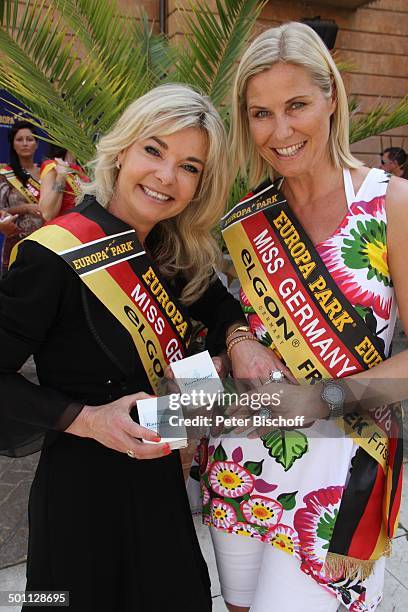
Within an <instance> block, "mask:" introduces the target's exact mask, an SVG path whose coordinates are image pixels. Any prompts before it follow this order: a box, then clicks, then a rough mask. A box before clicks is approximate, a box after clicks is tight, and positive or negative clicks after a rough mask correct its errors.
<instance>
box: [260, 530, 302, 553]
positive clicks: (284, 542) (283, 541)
mask: <svg viewBox="0 0 408 612" xmlns="http://www.w3.org/2000/svg"><path fill="white" fill-rule="evenodd" d="M263 540H264V542H267V543H269V544H272V546H275V548H278V549H279V550H283V551H284V552H285V553H288V554H289V555H292V556H294V557H297V558H300V554H299V551H300V541H299V537H298V534H297V533H296V531H295V530H294V529H292V527H289V525H282V524H281V523H278V525H274V527H271V529H269V531H268V533H267V534H266V535H264V537H263Z"/></svg>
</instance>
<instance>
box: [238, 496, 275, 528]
mask: <svg viewBox="0 0 408 612" xmlns="http://www.w3.org/2000/svg"><path fill="white" fill-rule="evenodd" d="M241 511H242V514H243V515H244V516H245V518H246V520H247V521H248V523H254V524H255V525H260V526H261V527H271V526H272V525H276V524H277V523H279V521H280V519H281V516H282V513H283V507H282V505H281V504H280V503H279V502H278V501H276V500H275V499H269V497H264V496H263V495H254V496H253V497H251V498H250V499H249V500H248V501H243V502H241Z"/></svg>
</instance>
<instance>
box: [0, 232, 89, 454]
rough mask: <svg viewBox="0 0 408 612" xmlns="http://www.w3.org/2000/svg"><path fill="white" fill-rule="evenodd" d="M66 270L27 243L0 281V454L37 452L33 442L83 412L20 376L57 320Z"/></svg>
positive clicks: (46, 254) (67, 285) (51, 255)
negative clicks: (20, 371)
mask: <svg viewBox="0 0 408 612" xmlns="http://www.w3.org/2000/svg"><path fill="white" fill-rule="evenodd" d="M65 266H66V264H65V263H64V262H63V261H62V260H60V259H59V258H58V256H56V255H54V254H52V253H50V252H49V251H48V250H47V249H45V248H44V247H41V246H40V245H38V244H36V243H33V242H30V241H27V242H24V243H22V245H21V246H20V249H19V254H18V256H17V259H16V261H15V262H14V264H13V265H12V266H11V268H10V270H9V272H8V273H7V274H6V275H5V277H4V278H3V279H2V280H1V281H0V454H7V455H11V456H17V455H22V454H28V453H29V452H34V450H38V448H34V447H35V446H36V444H35V441H36V440H37V441H39V440H40V439H41V437H42V434H43V433H44V432H45V431H47V430H60V431H62V430H64V429H66V428H67V427H68V426H69V425H70V423H71V422H72V421H73V420H74V419H75V417H76V416H77V415H78V413H79V412H80V410H81V409H82V405H80V404H77V403H75V402H74V401H73V400H72V399H71V398H70V397H67V396H66V395H64V394H62V393H60V392H58V391H56V390H55V389H51V388H48V387H44V386H39V385H35V384H33V383H31V382H29V381H28V380H27V379H25V378H24V377H23V376H22V375H21V374H19V373H18V372H19V370H20V368H21V367H22V365H23V364H24V363H25V361H26V360H27V358H28V357H29V356H30V355H32V354H35V353H36V352H38V351H39V350H40V349H41V346H42V345H43V344H44V343H45V342H46V339H47V336H48V335H49V334H51V333H52V328H53V325H54V323H55V321H56V320H57V319H58V317H59V316H60V313H61V308H62V304H63V301H64V297H65V292H66V291H68V287H69V284H67V282H66V280H67V271H66V270H65ZM68 272H69V270H68ZM37 447H38V444H37ZM18 449H26V450H20V451H18Z"/></svg>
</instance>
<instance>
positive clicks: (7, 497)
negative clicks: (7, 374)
mask: <svg viewBox="0 0 408 612" xmlns="http://www.w3.org/2000/svg"><path fill="white" fill-rule="evenodd" d="M23 370H24V375H25V376H26V377H27V378H29V379H30V380H31V381H33V382H36V380H37V377H36V375H35V366H34V362H33V361H32V359H30V360H29V361H28V362H27V363H26V364H25V366H24V368H23ZM38 458H39V453H36V454H35V455H30V456H29V457H22V458H21V459H9V458H8V457H2V456H0V568H3V567H7V566H8V565H13V564H14V563H19V562H21V561H24V560H25V558H26V554H27V535H28V525H27V500H28V493H29V490H30V486H31V481H32V479H33V477H34V472H35V468H36V466H37V462H38Z"/></svg>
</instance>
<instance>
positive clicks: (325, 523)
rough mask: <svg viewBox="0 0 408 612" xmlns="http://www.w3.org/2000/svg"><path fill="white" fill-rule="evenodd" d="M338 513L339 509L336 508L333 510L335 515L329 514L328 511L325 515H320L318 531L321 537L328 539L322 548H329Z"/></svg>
mask: <svg viewBox="0 0 408 612" xmlns="http://www.w3.org/2000/svg"><path fill="white" fill-rule="evenodd" d="M337 513H338V510H337V508H336V509H335V510H334V512H333V515H331V514H329V513H328V512H325V513H324V515H323V516H321V517H320V520H319V524H318V526H317V530H316V533H317V535H318V537H319V538H321V539H322V540H326V541H327V544H323V547H322V548H329V544H330V540H331V538H332V535H333V529H334V525H335V523H336V518H337Z"/></svg>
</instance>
